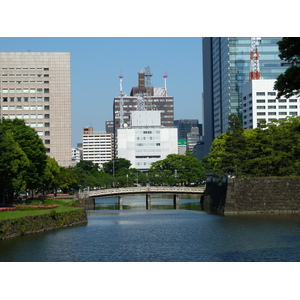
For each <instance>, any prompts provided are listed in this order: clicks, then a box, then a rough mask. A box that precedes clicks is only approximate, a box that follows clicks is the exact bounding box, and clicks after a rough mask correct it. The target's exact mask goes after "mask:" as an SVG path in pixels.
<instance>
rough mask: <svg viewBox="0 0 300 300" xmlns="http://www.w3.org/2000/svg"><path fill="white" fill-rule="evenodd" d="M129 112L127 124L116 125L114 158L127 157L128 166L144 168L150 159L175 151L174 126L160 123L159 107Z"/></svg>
mask: <svg viewBox="0 0 300 300" xmlns="http://www.w3.org/2000/svg"><path fill="white" fill-rule="evenodd" d="M131 114H132V116H131V124H130V126H129V127H127V128H119V129H118V135H117V140H118V142H117V144H118V150H117V157H118V158H125V159H128V160H129V161H130V162H131V164H132V165H131V167H132V168H136V169H139V170H141V171H148V170H149V169H150V167H151V164H152V163H153V162H155V161H158V160H161V159H164V158H166V157H167V155H168V154H171V153H175V154H178V134H177V128H175V127H164V126H161V112H160V111H133V112H132V113H131Z"/></svg>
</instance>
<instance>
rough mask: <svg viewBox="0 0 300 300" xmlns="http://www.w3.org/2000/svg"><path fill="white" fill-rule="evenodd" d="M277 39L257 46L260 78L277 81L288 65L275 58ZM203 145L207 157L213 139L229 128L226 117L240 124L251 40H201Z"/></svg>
mask: <svg viewBox="0 0 300 300" xmlns="http://www.w3.org/2000/svg"><path fill="white" fill-rule="evenodd" d="M279 40H281V38H280V37H262V38H261V42H260V44H259V45H258V52H259V55H260V56H259V65H260V73H261V77H262V78H264V79H276V78H277V77H278V75H280V74H281V73H283V72H284V71H285V70H286V68H287V67H288V65H287V64H286V63H285V62H284V61H281V60H280V58H279V57H278V54H279V50H278V45H277V42H278V41H279ZM202 47H203V103H204V109H203V133H204V138H203V143H202V146H203V147H204V151H203V152H202V153H203V154H204V155H206V154H208V153H209V149H210V146H211V143H212V141H213V139H215V138H216V137H218V136H219V135H220V134H221V133H224V132H225V131H226V130H227V128H228V116H229V114H230V113H237V114H238V115H239V117H240V118H241V120H242V98H243V96H242V86H243V85H244V84H245V83H247V82H248V81H249V74H250V49H251V38H250V37H248V38H247V37H230V38H228V37H206V38H203V44H202Z"/></svg>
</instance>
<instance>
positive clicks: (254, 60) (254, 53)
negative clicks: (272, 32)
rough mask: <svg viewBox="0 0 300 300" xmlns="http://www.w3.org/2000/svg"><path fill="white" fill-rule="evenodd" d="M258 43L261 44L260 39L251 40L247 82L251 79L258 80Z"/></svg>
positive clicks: (253, 38)
mask: <svg viewBox="0 0 300 300" xmlns="http://www.w3.org/2000/svg"><path fill="white" fill-rule="evenodd" d="M260 42H261V38H260V37H252V38H251V49H250V76H249V81H251V80H253V79H260V69H259V54H258V49H257V47H258V45H259V44H260Z"/></svg>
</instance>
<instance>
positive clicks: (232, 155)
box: [221, 113, 246, 176]
mask: <svg viewBox="0 0 300 300" xmlns="http://www.w3.org/2000/svg"><path fill="white" fill-rule="evenodd" d="M228 124H229V126H228V130H227V132H226V135H225V143H224V148H225V149H224V150H225V151H223V152H222V165H221V170H222V171H224V172H225V173H228V174H235V175H236V176H238V175H239V174H241V173H242V161H243V159H244V150H245V141H246V139H245V136H244V128H243V126H242V123H241V120H240V119H239V117H238V116H237V115H236V114H233V113H232V114H230V115H229V117H228Z"/></svg>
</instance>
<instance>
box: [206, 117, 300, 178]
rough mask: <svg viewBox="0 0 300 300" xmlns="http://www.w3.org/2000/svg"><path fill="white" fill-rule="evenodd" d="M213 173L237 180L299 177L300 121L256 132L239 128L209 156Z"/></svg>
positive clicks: (217, 141)
mask: <svg viewBox="0 0 300 300" xmlns="http://www.w3.org/2000/svg"><path fill="white" fill-rule="evenodd" d="M206 159H207V161H208V165H209V167H210V169H211V170H212V171H215V172H218V173H223V174H231V175H234V176H290V175H297V176H298V175H300V117H287V118H285V119H283V120H273V121H272V122H270V123H266V122H265V121H261V122H259V124H258V127H257V128H255V129H242V128H241V127H240V126H237V127H236V128H233V131H232V130H229V131H228V132H226V133H223V134H222V135H220V136H219V137H218V138H216V139H215V140H214V141H213V143H212V147H211V151H210V153H209V155H208V156H207V158H206Z"/></svg>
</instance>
